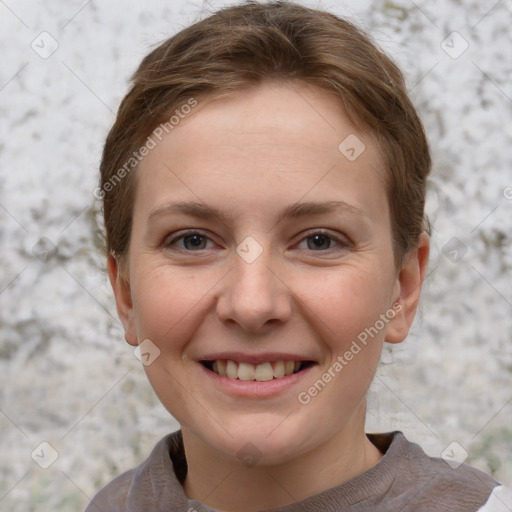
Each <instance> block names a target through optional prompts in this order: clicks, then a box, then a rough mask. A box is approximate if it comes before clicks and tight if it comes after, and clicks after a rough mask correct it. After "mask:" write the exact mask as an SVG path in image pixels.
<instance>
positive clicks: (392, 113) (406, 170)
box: [100, 1, 431, 262]
mask: <svg viewBox="0 0 512 512" xmlns="http://www.w3.org/2000/svg"><path fill="white" fill-rule="evenodd" d="M265 80H281V81H301V82H304V83H307V84H309V85H314V86H317V87H320V88H322V89H324V90H327V91H331V92H334V93H335V94H336V95H337V96H338V97H339V99H340V102H341V103H342V105H343V106H344V108H345V110H346V111H347V113H348V115H349V117H350V119H351V120H352V122H354V123H355V124H356V125H359V126H362V127H363V128H364V129H366V130H367V131H368V132H370V133H372V134H373V135H374V136H376V138H377V140H378V142H379V144H380V146H381V149H382V151H383V156H384V158H383V160H384V163H385V165H386V167H387V168H386V169H385V171H386V172H385V177H386V182H387V183H386V187H387V191H386V192H387V197H388V202H389V205H390V212H391V223H392V236H393V245H394V254H395V260H396V261H397V262H400V261H401V260H402V258H403V256H404V255H405V254H406V253H407V252H408V251H409V250H410V249H412V248H414V247H415V246H416V245H417V242H418V237H419V235H420V234H421V233H422V232H423V231H425V230H426V229H427V226H426V220H425V218H424V205H425V194H426V179H427V176H428V173H429V172H430V167H431V159H430V154H429V149H428V144H427V140H426V137H425V133H424V130H423V126H422V123H421V121H420V119H419V117H418V115H417V113H416V110H415V108H414V106H413V105H412V103H411V101H410V99H409V97H408V95H407V89H406V87H405V83H404V79H403V76H402V73H401V72H400V70H399V69H398V67H397V66H396V65H395V64H394V63H393V62H392V61H391V60H390V58H389V57H387V56H386V55H385V54H384V53H383V52H382V51H381V50H380V49H379V48H377V47H376V45H375V44H374V43H373V42H372V41H371V40H370V38H369V37H368V36H367V35H366V34H365V33H363V32H362V31H361V30H360V29H359V28H357V27H356V26H355V25H353V24H352V23H350V22H348V21H346V20H344V19H340V18H338V17H337V16H335V15H333V14H330V13H327V12H323V11H319V10H315V9H309V8H306V7H303V6H300V5H297V4H295V3H292V2H285V1H278V2H271V3H265V4H260V3H257V2H253V1H250V2H247V3H245V4H242V5H237V6H233V7H228V8H224V9H222V10H220V11H218V12H216V13H215V14H213V15H211V16H210V17H208V18H206V19H204V20H201V21H199V22H197V23H195V24H193V25H192V26H190V27H188V28H186V29H184V30H182V31H181V32H179V33H177V34H176V35H174V36H173V37H171V38H170V39H167V40H166V41H164V42H163V43H162V44H160V45H159V46H158V47H157V48H156V49H154V50H153V51H151V53H149V54H148V55H147V56H146V57H145V58H144V59H143V61H142V62H141V64H140V66H139V68H138V69H137V71H136V72H135V73H134V75H133V77H132V86H131V89H130V91H129V92H128V94H127V95H126V96H125V98H124V99H123V101H122V102H121V105H120V107H119V111H118V114H117V118H116V121H115V123H114V125H113V127H112V128H111V130H110V132H109V134H108V137H107V140H106V143H105V147H104V151H103V158H102V162H101V166H100V172H101V183H100V187H101V188H100V190H102V191H103V192H102V194H101V197H102V198H103V207H104V220H105V230H106V246H107V251H108V252H109V253H110V254H114V255H115V256H116V257H118V258H123V257H124V256H125V255H126V252H127V249H128V246H129V241H130V234H131V224H132V214H133V203H134V191H135V179H134V178H135V177H134V175H133V173H132V172H127V168H126V162H127V161H128V160H129V159H130V158H132V155H133V154H134V152H137V150H139V148H141V146H143V145H144V143H145V141H146V140H147V138H148V136H149V135H150V134H151V133H152V131H153V130H154V129H155V127H157V126H158V125H159V124H161V123H164V122H166V121H168V120H169V116H170V115H171V113H172V112H173V111H174V110H175V109H176V108H177V107H179V106H180V105H184V104H186V103H187V101H190V98H194V99H196V100H200V99H202V98H205V97H206V96H208V97H211V96H216V95H221V94H222V95H223V94H226V93H229V92H231V91H234V90H236V89H240V88H243V87H247V86H250V85H255V84H259V83H262V82H263V81H265ZM340 142H341V141H340ZM123 169H124V170H125V172H121V171H122V170H123ZM120 177H121V178H122V179H120Z"/></svg>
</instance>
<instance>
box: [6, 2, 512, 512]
mask: <svg viewBox="0 0 512 512" xmlns="http://www.w3.org/2000/svg"><path fill="white" fill-rule="evenodd" d="M227 3H228V2H221V1H216V0H212V1H209V2H201V1H199V0H197V1H193V2H184V1H181V0H180V1H173V2H164V1H155V0H146V1H144V2H135V1H134V0H130V1H126V0H125V1H123V2H121V1H119V0H115V1H109V2H101V3H100V2H98V1H89V2H87V1H85V0H71V1H69V0H68V1H64V0H58V1H57V0H54V1H52V2H50V1H45V2H36V1H28V0H27V1H23V0H19V1H15V0H0V50H1V55H2V65H1V66H0V119H1V120H2V122H1V124H0V432H1V436H0V510H6V511H7V510H9V511H12V512H17V511H23V512H27V511H43V510H45V511H47V510H52V511H53V512H60V511H70V510H77V511H78V510H83V508H84V507H85V506H86V504H87V503H88V500H89V498H90V497H92V495H93V494H94V493H95V492H96V490H98V489H99V488H100V487H101V486H103V485H104V484H105V483H107V482H108V481H109V480H110V479H111V478H112V477H113V476H115V475H117V474H119V473H120V472H121V471H124V470H126V469H129V468H131V467H133V466H135V465H136V464H137V463H138V462H140V461H141V460H142V459H143V458H144V457H145V456H146V455H147V454H148V453H149V451H150V449H151V448H152V446H153V445H154V444H155V442H156V441H157V440H158V439H160V438H161V437H162V436H163V435H165V434H166V433H168V432H170V431H173V430H175V429H176V428H177V424H176V422H175V421H174V420H173V419H172V418H171V417H170V416H169V414H168V413H167V412H166V411H165V410H164V409H163V407H162V406H161V405H160V404H159V402H158V400H157V399H156V398H155V396H154V394H153V392H152V390H151V388H150V386H149V384H148V383H147V381H146V377H145V375H144V372H143V370H142V366H141V365H140V363H139V362H138V360H137V359H136V358H135V357H134V356H133V351H132V348H131V347H129V346H128V345H127V344H126V343H125V342H124V337H123V332H122V330H121V328H120V323H119V321H118V319H117V316H116V312H115V306H114V303H113V297H112V294H111V291H110V289H109V286H108V283H107V279H106V274H105V261H104V257H103V255H102V254H101V249H100V243H99V239H98V236H97V227H98V219H99V216H98V215H97V209H98V205H97V204H96V202H95V199H94V197H93V194H92V191H93V190H94V188H95V187H96V186H97V179H98V175H97V169H98V165H99V160H100V155H101V150H102V144H103V142H104V138H105V136H106V133H107V131H108V129H109V127H110V125H111V124H112V122H113V120H114V115H115V111H116V109H117V107H118V105H119V102H120V100H121V98H122V97H123V95H124V94H125V93H126V91H127V81H128V78H129V76H130V75H131V73H132V72H133V71H134V70H135V68H136V66H137V65H138V64H139V62H140V60H141V59H142V57H143V56H144V55H145V54H146V53H147V52H148V51H149V50H150V48H151V46H152V45H154V44H156V43H158V42H160V41H162V40H163V39H165V38H167V37H169V36H171V35H172V34H174V33H176V32H177V31H178V30H180V29H181V28H183V27H185V26H187V25H189V24H190V23H192V22H194V21H196V20H197V19H199V18H200V17H204V16H206V15H207V14H208V13H209V12H211V11H212V10H216V9H217V8H219V7H222V6H223V5H226V4H227ZM229 3H236V2H229ZM303 3H304V4H305V5H309V6H312V7H319V8H323V9H326V10H329V11H331V12H334V13H336V14H340V15H345V16H348V17H350V18H351V19H352V20H355V21H356V22H357V23H359V24H360V25H361V26H363V27H364V28H366V29H367V30H368V31H369V32H370V33H371V34H372V36H373V37H374V39H375V40H376V41H377V42H378V43H379V44H380V45H381V46H382V47H383V48H385V49H386V50H387V51H388V52H389V53H390V54H391V55H392V57H393V58H394V59H395V60H396V61H397V62H398V63H399V65H401V67H402V69H403V70H404V72H405V75H406V77H407V83H408V85H409V88H410V93H411V95H412V98H413V100H414V102H415V104H416V105H417V107H418V109H419V111H420V113H421V115H422V117H423V119H424V122H425V125H426V129H427V132H428V135H429V139H430V143H431V148H432V153H433V157H434V171H433V174H432V178H431V185H430V194H429V202H428V210H429V213H430V217H431V220H432V222H433V226H434V232H433V252H432V256H431V261H430V268H429V274H428V279H427V283H426V287H425V291H424V295H423V298H422V306H421V311H420V313H419V315H418V318H417V321H416V323H415V326H414V329H413V331H412V333H411V335H410V336H409V338H408V340H407V341H406V342H405V343H403V344H401V345H399V346H396V347H394V349H393V351H392V352H391V351H389V349H386V350H385V352H384V354H383V363H382V366H381V368H380V371H379V374H378V376H377V378H376V380H375V383H374V385H373V387H372V392H371V396H370V410H369V416H368V430H369V431H389V430H395V429H396V430H402V431H403V432H404V433H405V434H406V435H407V436H408V437H409V439H411V440H414V441H417V442H419V443H420V444H421V445H422V446H423V447H424V449H425V450H426V451H427V452H428V453H430V454H431V455H435V456H441V454H442V453H443V451H444V450H445V448H446V447H447V446H449V445H450V443H452V442H456V443H457V444H456V445H452V447H453V446H455V451H456V452H457V455H458V456H460V457H462V458H464V457H466V452H467V453H468V459H467V462H469V463H471V464H473V465H475V466H477V467H479V468H481V469H483V470H485V471H487V472H490V473H492V474H494V475H495V477H496V478H498V479H500V480H501V481H504V482H506V483H509V484H510V483H512V421H511V419H512V286H511V284H512V279H511V271H512V151H511V147H512V80H511V77H512V32H511V31H510V27H511V26H512V1H510V0H508V1H506V0H501V1H496V0H483V1H477V0H467V1H465V2H461V1H460V0H447V1H443V2H441V1H438V2H435V1H428V2H427V1H423V0H422V1H420V0H418V1H416V2H414V1H411V0H398V1H384V0H375V1H373V2H361V1H355V0H354V1H351V2H341V1H339V2H335V1H330V2H328V1H319V2H303ZM41 442H47V443H49V445H51V447H50V446H48V445H40V443H41ZM53 450H55V452H53ZM52 455H55V457H57V458H56V460H55V461H54V462H53V463H52V464H51V465H50V467H48V469H43V468H42V467H40V465H39V464H37V463H36V461H39V463H40V464H43V465H44V463H45V462H46V464H49V463H50V462H52Z"/></svg>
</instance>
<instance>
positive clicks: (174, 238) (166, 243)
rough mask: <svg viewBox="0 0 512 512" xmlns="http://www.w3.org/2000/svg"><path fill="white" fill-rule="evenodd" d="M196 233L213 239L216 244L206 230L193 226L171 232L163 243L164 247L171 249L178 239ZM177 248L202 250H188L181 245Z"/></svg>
mask: <svg viewBox="0 0 512 512" xmlns="http://www.w3.org/2000/svg"><path fill="white" fill-rule="evenodd" d="M194 235H199V236H203V237H205V238H206V239H207V240H209V241H211V242H213V243H214V244H215V242H214V241H213V240H212V237H211V236H209V235H208V234H207V233H206V232H205V231H203V230H200V229H195V228H191V229H184V230H180V231H177V232H175V233H171V234H169V235H167V236H166V237H165V238H164V239H163V241H162V244H161V245H162V247H163V248H164V249H169V248H170V247H173V246H175V242H177V241H178V240H181V239H182V238H185V237H187V236H194ZM216 245H218V244H216ZM176 250H178V251H185V252H200V250H198V251H190V250H187V249H182V248H181V247H176ZM202 250H204V249H202Z"/></svg>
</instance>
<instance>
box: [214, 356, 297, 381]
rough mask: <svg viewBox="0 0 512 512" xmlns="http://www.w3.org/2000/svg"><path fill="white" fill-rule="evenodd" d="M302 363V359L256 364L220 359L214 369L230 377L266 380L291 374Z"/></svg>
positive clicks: (215, 362)
mask: <svg viewBox="0 0 512 512" xmlns="http://www.w3.org/2000/svg"><path fill="white" fill-rule="evenodd" d="M300 365H301V363H300V361H274V362H268V363H261V364H258V365H254V364H250V363H237V362H236V361H232V360H231V359H228V360H225V359H218V360H217V361H214V362H213V371H214V372H215V373H218V374H219V375H222V376H223V377H228V378H230V379H239V380H256V381H258V382H266V381H269V380H272V379H279V378H281V377H284V376H285V375H291V374H292V373H293V372H295V371H297V370H298V369H299V368H300Z"/></svg>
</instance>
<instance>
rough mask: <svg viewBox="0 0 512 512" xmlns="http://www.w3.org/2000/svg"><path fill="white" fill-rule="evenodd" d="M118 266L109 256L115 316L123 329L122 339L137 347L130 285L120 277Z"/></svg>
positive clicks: (108, 264) (109, 274) (114, 259)
mask: <svg viewBox="0 0 512 512" xmlns="http://www.w3.org/2000/svg"><path fill="white" fill-rule="evenodd" d="M119 266H120V264H119V261H118V259H117V258H115V256H114V255H109V257H108V260H107V267H108V277H109V279H110V284H111V286H112V290H113V291H114V297H115V300H116V306H117V314H118V316H119V319H120V320H121V322H122V324H123V327H124V337H125V339H126V341H127V342H128V343H129V344H130V345H133V346H137V345H138V339H137V332H136V329H135V315H134V310H133V302H132V296H131V290H130V283H129V282H128V281H127V280H126V278H125V277H124V276H122V275H121V272H120V268H119Z"/></svg>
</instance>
